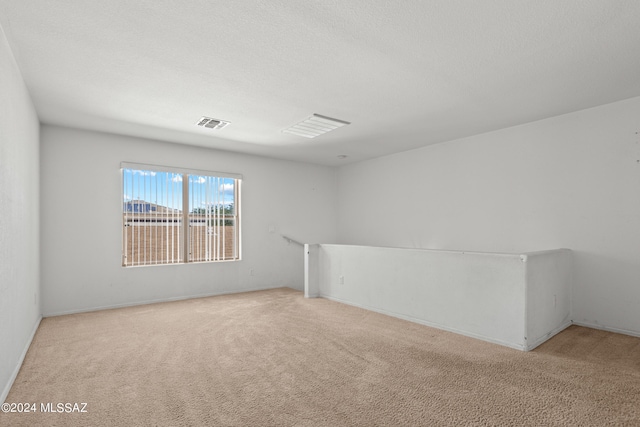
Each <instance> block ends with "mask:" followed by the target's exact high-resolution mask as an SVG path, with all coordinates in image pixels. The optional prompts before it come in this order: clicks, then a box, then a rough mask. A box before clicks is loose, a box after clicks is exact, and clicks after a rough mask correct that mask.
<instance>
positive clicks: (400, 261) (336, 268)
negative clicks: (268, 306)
mask: <svg viewBox="0 0 640 427" xmlns="http://www.w3.org/2000/svg"><path fill="white" fill-rule="evenodd" d="M313 246H315V245H313ZM315 253H316V254H317V255H316V256H315V257H316V258H317V265H318V266H317V271H318V273H317V274H318V282H319V296H321V297H324V298H329V299H332V300H336V301H340V302H343V303H347V304H352V305H356V306H359V307H362V308H366V309H370V310H374V311H378V312H381V313H385V314H389V315H392V316H396V317H400V318H404V319H408V320H411V321H414V322H418V323H422V324H425V325H429V326H433V327H436V328H440V329H444V330H448V331H452V332H456V333H460V334H463V335H467V336H471V337H474V338H479V339H483V340H486V341H490V342H494V343H497V344H501V345H505V346H508V347H512V348H517V349H520V350H530V349H532V348H534V347H535V346H536V345H539V344H540V343H542V342H543V341H545V340H546V339H548V338H550V337H551V336H553V335H554V334H556V333H557V332H559V331H561V330H562V329H564V328H566V327H567V326H568V325H569V324H570V322H569V317H570V312H569V310H570V307H569V304H566V303H567V302H568V299H567V297H568V295H569V294H570V288H571V282H570V280H571V274H570V272H571V262H570V260H571V258H570V253H571V252H570V251H569V250H566V249H565V250H554V251H547V252H545V253H538V254H500V253H479V252H456V251H437V250H424V249H402V248H383V247H371V246H351V245H325V244H321V245H319V249H318V250H317V251H315ZM313 254H314V253H313V252H310V253H309V255H310V258H311V259H312V258H313ZM313 264H314V263H313V262H309V265H313ZM309 274H310V276H312V275H313V274H314V273H313V272H312V271H310V272H309ZM554 295H558V296H559V298H557V299H558V300H560V301H561V303H560V304H559V305H558V304H556V299H554ZM532 303H533V305H532ZM538 316H549V317H548V318H539V317H538ZM529 332H533V333H534V334H535V338H534V339H533V340H531V337H529V336H528V335H529Z"/></svg>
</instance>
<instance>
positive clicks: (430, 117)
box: [0, 0, 640, 165]
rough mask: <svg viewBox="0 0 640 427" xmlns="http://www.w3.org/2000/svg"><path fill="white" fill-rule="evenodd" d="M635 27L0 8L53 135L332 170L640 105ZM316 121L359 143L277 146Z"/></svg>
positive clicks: (566, 17)
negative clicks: (86, 134) (168, 144)
mask: <svg viewBox="0 0 640 427" xmlns="http://www.w3.org/2000/svg"><path fill="white" fill-rule="evenodd" d="M639 20H640V1H637V0H628V1H625V0H563V1H558V0H534V1H525V0H483V1H474V0H466V1H463V0H458V1H452V0H403V1H395V2H394V1H389V0H349V1H343V2H337V1H310V0H306V1H297V0H290V1H284V0H275V1H274V0H272V1H248V0H243V1H226V2H222V1H211V0H182V1H159V0H154V1H148V0H144V1H130V0H127V1H125V0H109V1H101V2H100V1H86V0H66V1H48V0H0V25H1V26H2V28H3V29H4V32H5V34H6V36H7V39H8V40H9V43H10V45H11V48H12V50H13V53H14V55H15V57H16V60H17V62H18V65H19V67H20V69H21V71H22V74H23V77H24V79H25V81H26V84H27V86H28V88H29V90H30V92H31V95H32V98H33V101H34V103H35V105H36V109H37V111H38V114H39V117H40V119H41V121H42V122H43V123H50V124H59V125H65V126H72V127H78V128H86V129H93V130H98V131H107V132H114V133H120V134H127V135H134V136H141V137H148V138H153V139H159V140H166V141H172V142H177V143H184V144H193V145H199V146H205V147H212V148H218V149H224V150H232V151H238V152H244V153H253V154H258V155H266V156H270V157H277V158H283V159H291V160H300V161H307V162H312V163H319V164H327V165H336V164H342V163H345V162H352V161H357V160H362V159H367V158H373V157H378V156H381V155H386V154H390V153H394V152H399V151H405V150H409V149H412V148H416V147H421V146H425V145H428V144H434V143H438V142H442V141H447V140H451V139H454V138H459V137H463V136H469V135H473V134H478V133H481V132H486V131H490V130H495V129H499V128H504V127H508V126H513V125H517V124H521V123H526V122H530V121H534V120H539V119H542V118H545V117H550V116H555V115H558V114H562V113H567V112H571V111H576V110H580V109H584V108H588V107H592V106H596V105H601V104H605V103H608V102H613V101H617V100H621V99H626V98H630V97H633V96H638V95H640V78H639V77H640V54H639V52H640V25H639V24H638V22H639ZM313 113H317V114H322V115H325V116H330V117H335V118H338V119H341V120H345V121H348V122H351V125H349V126H345V127H342V128H339V129H337V130H336V131H334V132H331V133H328V134H325V135H322V136H320V137H318V138H315V139H306V138H301V137H297V136H295V135H290V134H287V133H283V132H282V130H283V129H285V128H287V127H289V126H291V125H293V124H295V123H298V122H300V121H301V120H304V119H305V118H307V117H308V116H309V115H311V114H313ZM201 116H209V117H214V118H217V119H222V120H227V121H230V122H231V125H229V126H227V127H226V128H224V129H223V130H220V131H211V130H208V129H203V128H200V127H198V126H196V124H195V123H196V122H197V121H198V119H199V118H200V117H201ZM338 155H347V156H348V157H347V158H346V159H338V157H337V156H338Z"/></svg>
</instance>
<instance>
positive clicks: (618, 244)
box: [338, 98, 640, 335]
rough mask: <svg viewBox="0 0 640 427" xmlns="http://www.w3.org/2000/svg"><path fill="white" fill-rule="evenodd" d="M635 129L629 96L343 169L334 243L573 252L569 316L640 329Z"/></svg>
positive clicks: (639, 138) (639, 142) (639, 151)
mask: <svg viewBox="0 0 640 427" xmlns="http://www.w3.org/2000/svg"><path fill="white" fill-rule="evenodd" d="M514 108H517V106H514ZM639 131H640V98H631V99H628V100H625V101H621V102H616V103H613V104H608V105H603V106H600V107H596V108H591V109H588V110H583V111H579V112H575V113H571V114H565V115H562V116H557V117H553V118H549V119H546V120H541V121H538V122H534V123H529V124H526V125H522V126H517V127H512V128H508V129H503V130H500V131H496V132H491V133H486V134H482V135H477V136H473V137H469V138H464V139H459V140H455V141H450V142H446V143H442V144H438V145H432V146H428V147H425V148H421V149H418V150H413V151H409V152H404V153H399V154H396V155H392V156H386V157H382V158H378V159H374V160H370V161H365V162H360V163H356V164H351V165H345V166H342V167H341V168H340V169H339V171H338V189H339V190H338V191H339V196H338V206H339V211H340V215H339V218H338V238H339V240H338V243H343V244H351V245H371V246H393V247H407V248H431V249H445V250H468V251H480V252H508V253H522V252H533V251H539V250H544V249H547V248H558V247H564V248H570V249H571V250H572V253H573V267H574V268H573V272H574V276H573V281H574V294H573V320H574V321H575V322H576V323H579V324H584V325H587V326H595V327H602V328H604V329H609V330H613V331H618V332H624V333H629V334H633V335H640V316H638V313H640V285H639V283H640V281H639V278H640V252H639V251H638V242H640V221H639V220H638V219H639V218H640V191H639V189H640V135H639V134H638V132H639Z"/></svg>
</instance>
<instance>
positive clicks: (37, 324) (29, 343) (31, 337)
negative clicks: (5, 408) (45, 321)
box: [0, 316, 42, 403]
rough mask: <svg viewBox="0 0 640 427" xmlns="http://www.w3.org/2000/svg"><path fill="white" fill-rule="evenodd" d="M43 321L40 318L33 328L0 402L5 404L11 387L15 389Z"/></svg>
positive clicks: (0, 397)
mask: <svg viewBox="0 0 640 427" xmlns="http://www.w3.org/2000/svg"><path fill="white" fill-rule="evenodd" d="M41 320H42V316H39V317H38V321H37V322H36V324H35V326H34V327H33V331H31V336H30V337H29V340H27V344H26V345H25V346H24V349H23V350H22V354H21V355H20V358H19V359H18V363H16V367H15V368H14V370H13V373H12V374H11V377H10V378H9V382H8V383H7V384H6V385H5V386H4V389H3V390H2V394H0V402H2V403H4V401H5V399H6V398H7V396H8V395H9V390H11V387H13V382H14V381H15V380H16V377H17V376H18V372H20V368H21V367H22V362H24V358H25V356H26V355H27V351H29V347H30V346H31V341H33V337H34V336H35V335H36V331H37V330H38V327H39V326H40V321H41Z"/></svg>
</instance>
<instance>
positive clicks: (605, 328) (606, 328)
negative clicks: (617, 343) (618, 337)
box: [573, 321, 640, 337]
mask: <svg viewBox="0 0 640 427" xmlns="http://www.w3.org/2000/svg"><path fill="white" fill-rule="evenodd" d="M573 324H574V325H578V326H584V327H585V328H591V329H600V330H602V331H607V332H615V333H616V334H623V335H630V336H632V337H640V332H638V331H632V330H629V329H621V328H612V327H610V326H603V325H597V324H595V323H590V322H576V321H574V322H573Z"/></svg>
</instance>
